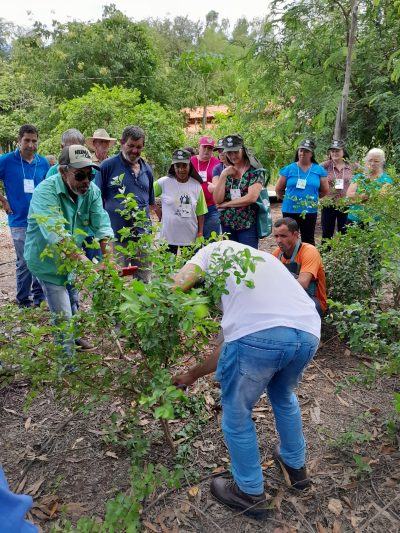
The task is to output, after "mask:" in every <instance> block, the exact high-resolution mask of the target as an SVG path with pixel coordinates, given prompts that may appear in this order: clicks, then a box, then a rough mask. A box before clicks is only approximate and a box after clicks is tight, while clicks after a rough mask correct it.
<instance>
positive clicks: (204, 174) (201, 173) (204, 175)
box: [199, 170, 207, 181]
mask: <svg viewBox="0 0 400 533" xmlns="http://www.w3.org/2000/svg"><path fill="white" fill-rule="evenodd" d="M199 176H200V178H201V179H202V180H203V181H207V170H199Z"/></svg>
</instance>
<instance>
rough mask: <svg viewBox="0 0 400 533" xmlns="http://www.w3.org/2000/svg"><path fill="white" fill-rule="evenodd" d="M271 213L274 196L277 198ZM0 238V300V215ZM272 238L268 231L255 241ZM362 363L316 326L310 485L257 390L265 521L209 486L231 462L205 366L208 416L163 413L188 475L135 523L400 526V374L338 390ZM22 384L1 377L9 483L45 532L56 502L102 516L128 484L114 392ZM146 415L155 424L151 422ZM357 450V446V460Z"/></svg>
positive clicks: (3, 454)
mask: <svg viewBox="0 0 400 533" xmlns="http://www.w3.org/2000/svg"><path fill="white" fill-rule="evenodd" d="M277 215H279V207H274V216H277ZM0 238H1V242H2V246H1V250H0V264H1V265H0V298H1V299H0V305H3V306H4V304H5V303H6V302H10V301H12V300H13V299H14V298H15V293H14V282H15V280H14V263H13V248H12V244H11V242H10V239H9V235H8V228H6V227H4V226H3V225H0ZM272 246H273V241H272V239H271V238H268V239H265V240H264V242H263V245H262V248H263V249H270V248H271V247H272ZM363 363H366V364H370V361H368V360H365V359H362V358H360V356H358V355H357V354H351V353H350V352H349V350H347V348H346V346H345V345H344V344H342V343H341V342H340V341H339V340H338V339H337V337H336V336H335V334H334V332H333V331H332V330H331V329H330V328H329V327H324V330H323V339H322V344H321V347H320V350H319V352H318V356H317V357H316V359H315V361H314V363H312V364H311V365H310V366H309V368H308V369H307V372H306V374H305V377H304V380H303V383H302V384H301V387H300V389H299V399H300V403H301V406H302V413H303V421H304V431H305V435H306V438H307V441H308V445H309V453H308V466H309V472H310V475H311V477H312V479H313V482H314V484H313V488H312V489H311V490H310V491H309V492H308V493H307V494H304V495H303V494H300V495H299V494H297V493H293V492H291V491H290V490H289V489H287V488H286V487H285V485H284V482H283V479H282V476H281V474H280V472H279V470H278V468H277V467H276V465H275V464H274V462H273V461H272V451H273V449H274V446H275V444H276V442H277V438H276V434H275V430H274V426H273V419H272V414H271V410H270V407H269V404H268V403H267V401H266V399H265V398H262V399H261V400H260V403H259V404H258V406H257V408H256V409H255V411H254V419H255V421H256V426H257V433H258V437H259V443H260V450H261V460H262V464H263V468H264V474H265V481H266V490H267V493H268V494H269V497H270V501H271V508H273V509H272V510H271V514H270V518H269V520H268V521H267V522H265V523H258V522H255V521H253V520H251V519H248V518H246V517H243V516H242V515H240V514H235V513H232V512H230V511H229V510H225V509H224V508H223V507H222V506H221V505H219V504H218V503H216V502H215V500H213V498H212V497H211V496H210V494H209V490H208V488H209V483H210V479H211V477H212V475H213V474H215V473H216V472H221V471H222V470H224V469H226V468H227V467H228V459H227V457H228V454H227V450H226V448H225V446H224V442H223V436H222V433H221V430H220V417H221V412H220V410H219V408H218V403H219V388H218V386H217V384H216V383H215V382H214V381H213V379H212V378H211V377H207V378H203V379H201V380H199V382H198V383H196V385H195V386H193V387H191V389H190V390H189V392H188V394H189V396H190V398H194V401H197V400H196V399H198V398H199V397H200V395H202V396H204V398H205V405H204V408H203V412H202V416H204V417H205V418H207V419H208V421H207V423H206V424H205V425H203V426H201V427H199V431H198V432H197V433H196V434H195V436H193V435H192V436H191V437H190V439H189V438H186V439H185V436H184V435H185V431H186V432H188V430H187V425H186V424H188V423H190V422H193V420H190V419H188V420H183V421H181V422H173V423H171V424H170V427H171V431H172V433H173V435H176V434H177V433H178V432H180V435H181V436H176V440H181V445H182V444H183V445H185V444H190V453H191V455H190V456H189V457H188V459H187V462H186V463H185V464H186V466H185V469H186V470H185V473H186V477H187V479H188V480H189V482H188V483H185V484H184V486H183V487H182V488H181V489H179V490H173V491H170V492H168V493H167V494H165V495H164V496H161V497H160V496H159V495H157V494H154V495H152V496H151V497H149V498H148V500H147V501H146V502H145V504H144V509H145V510H144V513H143V519H144V520H145V522H144V524H147V525H145V526H144V527H143V530H144V531H153V532H160V533H168V532H169V533H176V532H199V533H200V532H207V533H208V532H221V531H223V532H225V533H231V532H238V533H242V532H253V531H254V532H257V531H263V532H267V533H269V532H271V533H293V532H298V533H305V532H310V533H312V532H315V533H340V532H342V533H345V532H355V533H357V532H359V533H361V532H362V533H364V532H369V533H372V532H373V533H375V532H377V531H381V532H382V533H395V532H396V533H398V531H399V530H400V521H399V520H400V518H399V517H400V505H399V504H400V502H399V496H398V495H399V490H398V489H399V480H400V466H399V458H400V453H399V443H398V441H396V440H393V441H391V440H389V438H388V437H387V434H386V429H387V426H386V423H387V420H388V417H389V415H390V413H391V412H392V396H393V391H394V390H396V389H398V385H399V384H398V382H396V380H395V379H394V378H390V377H385V378H381V379H379V380H378V381H376V382H374V383H373V384H372V385H370V386H368V387H366V386H365V385H362V384H353V385H351V386H349V387H348V388H346V389H344V390H343V391H341V392H340V394H339V395H337V394H335V392H336V389H337V386H338V385H339V384H340V383H344V382H345V381H346V380H347V381H349V380H350V379H351V378H352V377H353V376H354V375H356V374H357V373H358V372H357V369H358V367H359V366H360V364H363ZM28 392H29V382H28V381H26V380H21V379H16V380H14V381H11V383H3V384H1V383H0V421H1V430H0V461H1V463H2V464H3V465H4V469H5V471H6V475H7V477H8V479H9V482H10V485H11V486H12V487H16V488H18V490H19V491H20V492H25V493H30V494H32V496H33V497H34V500H35V507H34V509H33V514H32V519H33V520H34V521H35V523H36V524H38V525H40V527H41V528H42V530H43V531H45V532H48V531H50V529H51V527H52V525H54V524H55V523H57V521H58V520H60V517H61V513H62V509H64V513H65V515H66V516H67V517H68V518H70V519H71V520H73V521H76V520H77V519H78V518H79V517H80V516H84V515H89V516H98V517H102V516H103V514H104V509H105V503H106V501H107V500H109V499H110V498H112V497H113V496H114V495H115V494H117V493H118V492H121V491H127V490H128V489H129V476H128V472H129V462H130V461H129V454H128V452H127V450H126V449H124V448H122V447H121V446H117V445H113V444H111V443H110V441H108V442H107V441H105V437H107V431H108V430H107V427H108V425H109V423H110V417H111V415H112V413H115V412H117V413H118V412H121V408H122V405H121V402H120V401H119V400H118V399H117V398H116V399H114V400H113V401H112V402H110V403H109V404H107V405H104V406H103V407H102V408H101V409H97V410H96V411H95V412H94V413H92V414H90V415H82V414H73V413H72V412H70V410H69V409H68V408H67V407H65V406H62V405H61V404H60V403H58V402H57V401H56V400H55V398H54V392H53V390H52V389H51V387H47V388H46V389H45V390H44V391H43V393H42V394H40V396H38V397H37V398H36V399H35V400H34V401H33V403H32V405H31V406H30V408H29V409H28V410H24V401H25V399H26V397H27V394H28ZM146 423H147V424H148V430H149V431H151V430H152V429H153V425H154V424H153V422H152V421H148V422H146ZM185 428H186V429H185ZM182 435H183V436H182ZM182 439H183V440H182ZM354 456H357V457H359V458H361V459H358V460H359V466H358V467H357V464H356V462H355V459H354ZM150 460H151V461H152V462H155V463H161V464H164V465H166V466H172V465H173V460H172V458H171V455H170V452H169V450H168V448H167V447H166V446H165V444H164V442H163V439H162V438H161V437H158V438H156V439H155V442H154V443H153V446H152V449H151V456H150ZM360 461H361V462H360ZM363 465H364V466H363ZM195 474H196V475H197V476H198V477H197V480H194V475H195ZM189 490H190V492H189ZM0 531H1V525H0ZM121 533H122V532H121Z"/></svg>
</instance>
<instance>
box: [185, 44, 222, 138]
mask: <svg viewBox="0 0 400 533" xmlns="http://www.w3.org/2000/svg"><path fill="white" fill-rule="evenodd" d="M176 66H177V69H178V72H179V73H180V74H181V75H182V76H183V77H184V78H183V79H184V80H185V81H186V84H185V85H184V84H183V83H182V84H181V90H182V89H183V91H184V92H185V96H186V105H187V106H189V107H194V106H199V105H200V106H202V107H203V128H205V126H206V120H207V105H208V104H210V103H214V102H215V99H216V98H218V96H219V95H220V94H221V92H222V85H221V84H220V82H219V73H220V72H221V68H222V67H223V66H224V58H223V57H222V56H220V55H217V54H210V53H198V52H195V51H191V52H185V53H183V54H182V55H181V56H180V58H179V60H178V62H177V64H176ZM178 76H179V75H178ZM187 85H189V86H190V92H188V91H187Z"/></svg>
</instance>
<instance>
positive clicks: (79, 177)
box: [71, 169, 95, 181]
mask: <svg viewBox="0 0 400 533" xmlns="http://www.w3.org/2000/svg"><path fill="white" fill-rule="evenodd" d="M71 173H72V174H73V176H74V179H75V180H76V181H84V180H86V179H88V180H89V181H92V180H94V177H95V173H94V172H92V169H91V170H90V172H83V170H78V172H72V171H71Z"/></svg>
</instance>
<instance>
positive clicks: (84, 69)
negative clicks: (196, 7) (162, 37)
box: [12, 7, 158, 100]
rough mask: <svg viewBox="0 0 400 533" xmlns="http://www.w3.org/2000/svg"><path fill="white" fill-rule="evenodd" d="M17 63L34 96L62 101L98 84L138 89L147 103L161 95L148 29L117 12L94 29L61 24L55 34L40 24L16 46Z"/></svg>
mask: <svg viewBox="0 0 400 533" xmlns="http://www.w3.org/2000/svg"><path fill="white" fill-rule="evenodd" d="M12 58H13V62H14V64H15V65H16V68H18V70H19V71H21V72H23V73H26V76H27V79H29V80H30V83H31V84H32V86H33V88H34V90H37V91H40V92H45V93H46V94H50V95H54V96H56V97H57V98H58V99H59V100H62V99H63V98H74V97H75V96H80V95H82V94H85V93H87V91H88V90H89V89H90V88H91V87H92V85H94V84H96V83H97V84H104V85H107V86H109V87H112V86H113V85H116V84H118V85H123V86H126V87H128V88H137V89H139V90H140V92H141V94H142V96H143V97H145V96H147V97H153V96H155V95H156V93H157V76H156V71H157V68H158V58H157V56H156V53H155V49H154V47H153V45H152V43H151V39H150V35H149V32H148V29H147V28H146V27H145V26H144V25H143V24H137V23H134V22H131V21H130V20H129V18H128V17H126V16H125V15H123V14H122V13H121V12H120V11H118V10H116V9H115V8H112V7H111V8H110V7H109V8H107V9H106V10H105V12H104V14H103V18H102V20H100V21H97V22H94V23H83V22H77V21H73V22H69V23H67V24H60V23H58V22H55V23H54V26H53V29H52V31H50V30H48V29H47V28H46V27H44V26H43V25H42V24H39V23H36V24H35V26H34V28H33V30H32V31H31V32H29V33H28V34H27V35H25V36H23V37H20V38H19V39H17V40H16V41H15V43H14V46H13V50H12ZM44 73H45V74H44ZM28 75H29V77H28Z"/></svg>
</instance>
